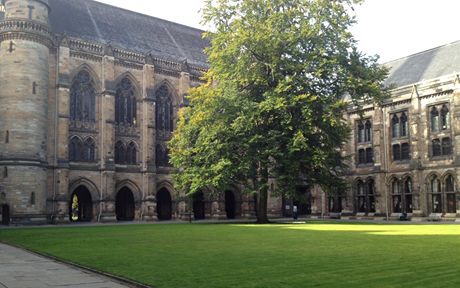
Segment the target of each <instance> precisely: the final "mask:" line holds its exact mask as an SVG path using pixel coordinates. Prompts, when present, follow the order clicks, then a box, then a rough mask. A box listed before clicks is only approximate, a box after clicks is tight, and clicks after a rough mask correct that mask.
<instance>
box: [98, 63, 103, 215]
mask: <svg viewBox="0 0 460 288" xmlns="http://www.w3.org/2000/svg"><path fill="white" fill-rule="evenodd" d="M104 64H105V61H104V60H103V62H102V65H101V66H102V67H101V76H102V77H101V82H102V83H101V87H103V89H104V90H105V85H104V79H105V70H104V67H105V66H104ZM104 97H105V95H103V94H102V93H101V94H100V97H99V109H100V111H101V113H100V114H101V122H102V125H101V134H100V135H101V136H100V138H99V139H100V140H99V141H100V143H99V147H101V149H99V150H100V151H99V159H100V161H101V164H100V169H101V181H100V189H99V194H100V195H99V215H97V222H101V216H102V200H103V199H104V198H103V194H104V189H103V185H104V135H105V134H104V127H105V117H104V105H103V104H104V99H103V98H104Z"/></svg>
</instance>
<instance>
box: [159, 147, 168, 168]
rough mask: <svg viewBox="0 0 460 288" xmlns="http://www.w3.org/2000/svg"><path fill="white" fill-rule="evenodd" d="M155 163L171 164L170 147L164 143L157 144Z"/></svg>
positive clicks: (165, 165) (163, 165) (164, 165)
mask: <svg viewBox="0 0 460 288" xmlns="http://www.w3.org/2000/svg"><path fill="white" fill-rule="evenodd" d="M155 164H156V166H157V167H168V166H170V164H169V155H168V149H167V148H166V147H165V146H164V145H162V144H157V145H156V147H155Z"/></svg>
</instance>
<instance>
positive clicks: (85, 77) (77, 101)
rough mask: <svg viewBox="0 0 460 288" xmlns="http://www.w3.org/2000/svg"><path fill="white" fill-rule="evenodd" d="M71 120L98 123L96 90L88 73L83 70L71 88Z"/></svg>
mask: <svg viewBox="0 0 460 288" xmlns="http://www.w3.org/2000/svg"><path fill="white" fill-rule="evenodd" d="M70 120H73V121H84V122H94V121H96V89H95V88H94V82H93V79H92V78H91V75H90V74H89V73H88V71H85V70H82V71H80V72H79V73H78V74H77V76H76V77H75V78H74V79H73V81H72V86H71V87H70Z"/></svg>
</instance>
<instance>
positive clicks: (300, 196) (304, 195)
mask: <svg viewBox="0 0 460 288" xmlns="http://www.w3.org/2000/svg"><path fill="white" fill-rule="evenodd" d="M295 192H296V193H295V195H294V196H293V197H286V196H283V198H282V202H281V203H282V204H281V205H282V211H283V216H284V217H292V216H293V209H294V206H297V215H303V216H306V215H311V198H312V197H311V192H310V189H309V188H308V187H297V188H296V191H295Z"/></svg>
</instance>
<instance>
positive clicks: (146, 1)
mask: <svg viewBox="0 0 460 288" xmlns="http://www.w3.org/2000/svg"><path fill="white" fill-rule="evenodd" d="M97 1H99V2H104V3H107V4H110V5H114V6H118V7H122V8H125V9H129V10H132V11H136V12H140V13H143V14H147V15H151V16H155V17H158V18H162V19H166V20H170V21H173V22H177V23H181V24H184V25H188V26H192V27H196V28H201V29H205V27H204V26H203V25H201V24H200V19H201V14H200V13H199V10H200V8H201V7H202V6H203V3H204V0H131V1H126V0H97ZM355 13H356V17H357V21H358V24H356V25H355V26H354V27H353V28H352V32H353V34H354V35H355V38H356V39H357V40H358V47H359V48H360V50H361V51H363V52H365V53H366V54H368V55H379V56H380V60H379V62H381V63H385V62H388V61H390V60H395V59H398V58H401V57H405V56H408V55H411V54H414V53H418V52H421V51H425V50H428V49H431V48H435V47H438V46H441V45H444V44H448V43H451V42H455V41H458V40H460V17H459V13H460V1H459V0H367V1H365V2H364V4H362V5H360V6H358V7H356V9H355Z"/></svg>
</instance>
